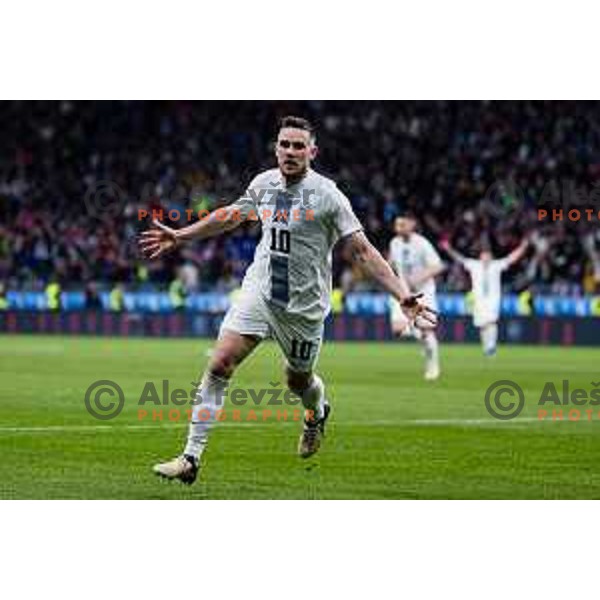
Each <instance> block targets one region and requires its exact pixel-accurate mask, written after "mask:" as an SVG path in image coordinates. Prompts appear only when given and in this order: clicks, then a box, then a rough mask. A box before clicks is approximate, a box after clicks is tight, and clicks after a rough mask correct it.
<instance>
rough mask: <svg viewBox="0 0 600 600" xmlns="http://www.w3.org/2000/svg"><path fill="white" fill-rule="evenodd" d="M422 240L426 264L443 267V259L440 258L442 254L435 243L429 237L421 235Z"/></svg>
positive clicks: (427, 265)
mask: <svg viewBox="0 0 600 600" xmlns="http://www.w3.org/2000/svg"><path fill="white" fill-rule="evenodd" d="M421 240H422V242H421V243H422V252H423V258H424V261H423V262H424V266H426V267H441V266H442V265H443V263H442V259H441V258H440V255H439V254H438V253H437V251H436V249H435V248H434V247H433V244H432V243H431V242H430V241H429V240H428V239H427V238H424V237H421Z"/></svg>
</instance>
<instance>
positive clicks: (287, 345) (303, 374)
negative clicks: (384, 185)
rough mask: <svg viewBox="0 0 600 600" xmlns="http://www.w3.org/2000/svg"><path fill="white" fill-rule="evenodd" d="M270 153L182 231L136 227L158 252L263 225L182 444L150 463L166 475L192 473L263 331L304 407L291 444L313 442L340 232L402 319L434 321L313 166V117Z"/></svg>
mask: <svg viewBox="0 0 600 600" xmlns="http://www.w3.org/2000/svg"><path fill="white" fill-rule="evenodd" d="M275 153H276V157H277V163H278V168H277V169H271V170H268V171H265V172H263V173H260V174H259V175H257V176H256V177H255V178H254V179H253V180H252V182H251V184H250V186H249V188H248V190H247V192H246V194H245V195H244V196H243V197H242V198H240V199H239V200H238V201H237V202H234V203H233V204H231V205H230V206H228V207H226V208H224V209H219V210H218V211H215V212H214V213H212V214H211V216H210V217H209V218H206V219H203V220H201V221H198V222H197V223H194V224H192V225H189V226H187V227H184V228H182V229H178V230H175V229H171V228H170V227H166V226H165V225H163V224H161V223H158V222H155V225H156V229H153V230H151V231H147V232H144V234H142V236H143V237H142V239H141V241H140V246H141V248H142V250H143V251H144V253H146V254H147V255H148V256H149V258H157V257H158V256H160V255H161V254H162V253H163V252H165V251H168V250H171V249H172V248H174V247H175V246H177V245H178V244H179V243H181V242H184V241H189V240H194V239H197V240H202V239H206V238H209V237H211V236H215V235H219V234H222V233H225V232H226V231H229V230H232V229H234V228H235V227H238V226H239V225H240V224H241V223H242V222H243V221H244V220H246V219H252V218H259V219H260V220H261V223H262V237H261V240H260V243H259V244H258V246H257V248H256V252H255V255H254V260H253V262H252V265H250V267H249V268H248V271H247V273H246V276H245V277H244V282H243V284H242V290H241V292H240V295H239V296H238V297H237V298H236V300H235V302H234V303H233V305H232V306H231V308H230V309H229V311H228V312H227V314H226V315H225V318H224V320H223V323H222V325H221V330H220V332H219V337H218V340H217V343H216V346H215V348H214V351H213V353H212V355H211V357H210V361H209V364H208V366H207V369H206V371H205V373H204V376H203V378H202V382H201V384H200V387H199V388H198V395H197V400H198V403H197V404H196V405H195V406H194V409H193V412H192V419H191V423H190V427H189V433H188V439H187V444H186V446H185V449H184V450H183V453H182V454H181V455H180V456H178V457H177V458H175V459H173V460H171V461H169V462H166V463H162V464H158V465H156V466H155V467H154V470H155V472H156V473H157V474H159V475H161V476H163V477H167V478H169V479H179V480H181V481H183V482H184V483H192V482H193V481H194V480H195V479H196V476H197V472H198V467H199V463H200V457H201V455H202V452H203V451H204V449H205V447H206V444H207V439H208V431H209V428H210V426H211V424H212V422H213V421H214V420H215V418H216V415H217V412H218V410H219V409H220V408H221V407H220V404H221V401H222V398H223V397H224V391H225V388H226V386H227V383H228V380H229V379H230V377H231V376H232V375H233V373H234V371H235V369H236V368H237V367H238V365H240V363H241V362H242V361H243V360H244V359H245V358H246V357H247V356H248V355H249V354H250V353H251V352H252V351H253V350H254V349H255V348H256V346H257V345H258V344H259V343H260V342H261V341H262V340H263V339H265V338H267V337H273V338H275V340H276V341H277V343H278V344H279V346H280V348H281V350H282V351H283V354H284V355H285V358H286V363H287V364H286V374H287V384H288V387H289V388H290V390H291V391H292V392H294V393H296V394H297V395H298V396H299V397H300V398H301V399H302V404H303V406H304V407H305V409H306V418H305V420H304V426H303V431H302V434H301V436H300V442H299V446H298V452H299V454H300V455H301V456H302V457H308V456H310V455H312V454H314V453H315V452H316V451H317V450H318V449H319V445H320V440H321V436H322V435H323V432H324V427H325V422H326V420H327V417H328V415H329V411H330V407H329V404H328V403H327V400H326V394H325V386H324V383H323V381H322V379H321V378H320V377H319V376H318V375H317V374H316V373H314V368H315V365H316V362H317V358H318V355H319V350H320V347H321V342H322V339H323V323H324V319H325V316H326V315H327V313H328V312H329V302H330V295H331V251H332V248H333V246H334V245H335V244H336V242H337V241H338V240H340V239H342V238H344V239H346V240H347V243H348V244H349V245H350V250H351V252H350V254H351V256H352V260H353V261H355V262H356V263H357V264H358V265H359V266H360V267H361V268H362V270H363V271H364V272H365V273H366V274H367V275H368V276H369V277H370V278H372V279H373V280H375V281H376V282H377V283H379V285H381V286H382V287H383V288H384V289H385V290H386V291H387V292H389V293H390V294H392V295H393V296H394V298H396V299H397V300H398V302H400V304H401V306H402V309H403V311H404V313H405V317H404V318H405V326H406V327H407V326H409V324H410V322H411V321H413V320H414V319H415V318H416V317H417V316H419V317H420V318H421V319H422V320H425V321H427V320H429V321H430V322H432V323H435V315H434V314H433V313H432V311H430V310H428V308H427V307H426V306H425V305H424V303H422V301H421V299H420V298H419V297H417V296H415V295H413V294H412V293H411V291H410V289H409V287H408V285H407V284H406V282H405V281H404V278H403V277H402V276H396V275H395V274H394V272H393V271H392V269H391V268H390V266H389V265H388V263H387V262H386V261H385V260H384V258H383V257H382V256H381V254H380V253H379V252H378V251H377V250H376V249H375V248H374V247H373V246H372V245H371V244H370V242H369V241H368V240H367V238H366V236H365V234H364V232H363V230H362V226H361V224H360V222H359V221H358V219H357V218H356V216H355V215H354V212H353V211H352V207H351V206H350V202H349V201H348V198H346V196H344V194H342V192H341V191H340V190H339V189H338V188H337V186H336V185H335V183H334V182H333V181H331V180H330V179H327V178H326V177H323V176H322V175H320V174H318V173H316V172H315V171H313V170H312V169H311V168H310V164H311V161H312V160H313V159H314V158H315V156H316V154H317V146H316V141H315V134H314V131H313V128H312V126H311V125H310V123H309V122H308V121H306V120H305V119H301V118H298V117H286V118H284V119H283V120H282V121H281V124H280V129H279V133H278V137H277V142H276V151H275ZM298 216H300V218H297V217H298ZM201 413H202V414H201Z"/></svg>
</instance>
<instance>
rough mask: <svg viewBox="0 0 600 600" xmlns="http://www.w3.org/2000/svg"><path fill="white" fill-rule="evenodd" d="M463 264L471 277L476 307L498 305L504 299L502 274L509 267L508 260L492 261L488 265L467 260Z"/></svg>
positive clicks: (470, 259) (478, 261)
mask: <svg viewBox="0 0 600 600" xmlns="http://www.w3.org/2000/svg"><path fill="white" fill-rule="evenodd" d="M463 264H464V266H465V268H466V269H467V271H468V272H469V275H470V276H471V286H472V290H473V300H474V301H475V305H490V306H495V305H498V304H499V303H500V299H501V297H502V283H501V279H502V272H503V271H505V270H506V269H508V267H509V261H508V258H502V259H498V260H491V261H490V262H488V263H487V264H484V263H483V261H481V260H476V259H474V258H466V259H465V260H464V261H463Z"/></svg>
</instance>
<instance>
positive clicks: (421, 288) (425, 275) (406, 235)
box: [388, 215, 444, 381]
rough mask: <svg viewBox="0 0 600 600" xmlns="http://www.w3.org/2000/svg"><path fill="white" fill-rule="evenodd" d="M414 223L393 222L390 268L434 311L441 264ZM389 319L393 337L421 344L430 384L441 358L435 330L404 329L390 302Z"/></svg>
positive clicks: (396, 306)
mask: <svg viewBox="0 0 600 600" xmlns="http://www.w3.org/2000/svg"><path fill="white" fill-rule="evenodd" d="M416 225H417V222H416V220H415V218H414V217H413V216H411V215H404V216H400V217H398V218H397V219H396V220H395V222H394V232H395V233H396V236H395V237H394V238H393V239H392V241H391V242H390V247H389V252H388V260H389V262H390V264H391V265H392V269H394V272H395V273H396V274H398V275H402V276H403V277H404V279H405V280H406V283H407V284H408V286H409V287H410V290H411V292H412V293H413V294H423V301H424V302H425V304H426V305H427V306H429V307H430V308H432V309H433V310H437V300H436V297H435V278H436V277H437V276H438V275H439V274H440V273H441V272H442V271H443V270H444V265H443V263H442V260H441V259H440V257H439V255H438V253H437V252H436V250H435V248H434V247H433V246H432V245H431V242H429V240H427V239H426V238H424V237H423V236H422V235H420V234H418V233H415V228H416ZM390 318H391V323H392V332H393V333H394V335H395V336H400V335H412V336H413V337H415V338H416V339H417V340H419V341H420V342H421V343H422V344H423V351H424V355H425V379H426V380H428V381H433V380H435V379H437V378H438V377H439V376H440V358H439V350H438V340H437V337H436V334H435V328H434V327H432V326H430V325H429V326H428V324H427V323H424V324H423V325H422V326H420V327H415V326H414V325H413V326H412V327H410V328H409V330H407V328H406V326H405V322H406V318H405V317H404V314H403V311H402V307H401V306H400V304H399V303H398V302H397V301H396V300H394V299H393V298H392V299H391V311H390Z"/></svg>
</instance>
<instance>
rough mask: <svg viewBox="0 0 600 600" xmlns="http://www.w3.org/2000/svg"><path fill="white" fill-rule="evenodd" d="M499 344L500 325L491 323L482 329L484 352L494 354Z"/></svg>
mask: <svg viewBox="0 0 600 600" xmlns="http://www.w3.org/2000/svg"><path fill="white" fill-rule="evenodd" d="M497 342H498V325H496V323H490V324H489V325H485V326H484V327H482V328H481V345H482V346H483V351H484V352H492V351H493V350H495V348H496V343H497Z"/></svg>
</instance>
